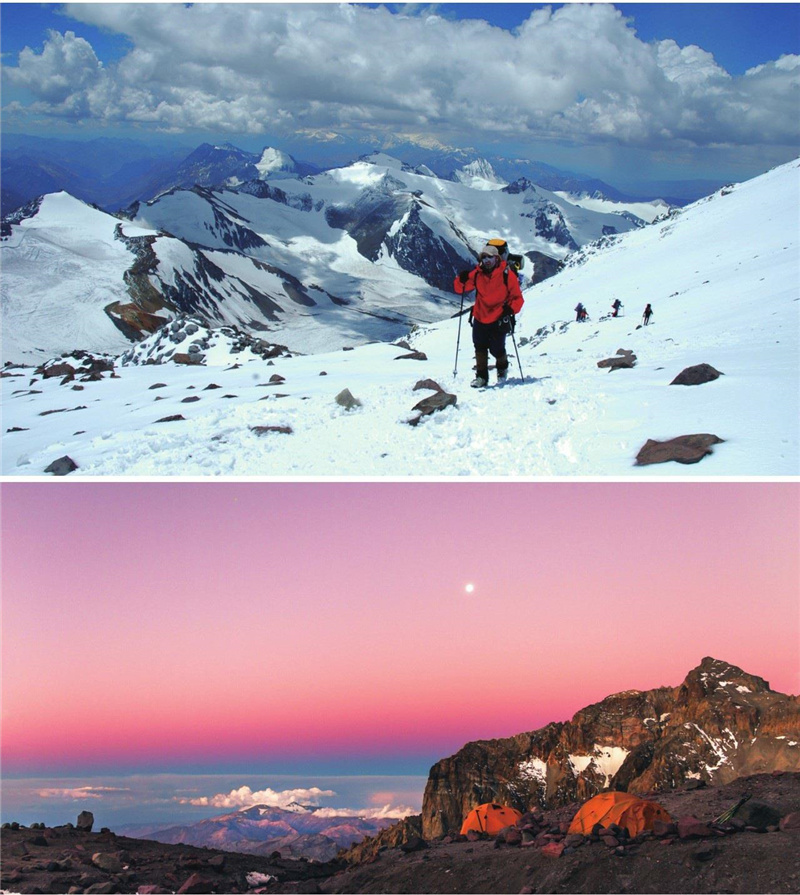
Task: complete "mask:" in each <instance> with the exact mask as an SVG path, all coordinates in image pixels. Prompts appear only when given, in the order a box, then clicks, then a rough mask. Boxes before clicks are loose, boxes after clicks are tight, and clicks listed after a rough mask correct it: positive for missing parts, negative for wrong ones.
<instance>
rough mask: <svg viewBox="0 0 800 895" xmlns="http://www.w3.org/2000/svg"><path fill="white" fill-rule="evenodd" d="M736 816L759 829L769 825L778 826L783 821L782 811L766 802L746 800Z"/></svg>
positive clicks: (764, 828) (749, 825)
mask: <svg viewBox="0 0 800 895" xmlns="http://www.w3.org/2000/svg"><path fill="white" fill-rule="evenodd" d="M736 817H737V818H738V819H739V820H741V821H744V823H745V824H746V825H747V826H748V827H755V828H756V829H757V830H766V829H767V827H773V826H777V825H778V824H780V822H781V812H780V811H777V810H776V809H775V808H773V807H772V806H771V805H767V804H766V803H764V802H756V801H752V800H751V801H749V802H745V804H744V805H742V806H741V808H739V809H738V810H737V812H736Z"/></svg>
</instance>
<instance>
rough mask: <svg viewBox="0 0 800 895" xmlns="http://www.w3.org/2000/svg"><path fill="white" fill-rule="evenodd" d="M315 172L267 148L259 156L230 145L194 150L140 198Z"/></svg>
mask: <svg viewBox="0 0 800 895" xmlns="http://www.w3.org/2000/svg"><path fill="white" fill-rule="evenodd" d="M316 170H317V169H316V168H313V167H312V166H310V165H307V164H303V163H299V162H297V161H295V159H293V158H292V157H291V156H290V155H288V154H287V153H285V152H281V151H280V150H279V149H274V148H273V147H270V146H267V147H265V148H264V149H263V150H262V151H261V152H260V153H253V152H247V151H245V150H243V149H239V148H238V147H236V146H234V145H233V144H232V143H222V144H221V145H216V146H215V145H212V144H211V143H203V144H202V145H200V146H198V147H197V149H195V150H194V152H192V153H191V154H190V155H188V156H187V157H186V158H185V159H184V160H183V162H181V164H180V165H179V166H178V167H177V169H175V170H174V171H168V172H166V173H165V174H164V176H163V177H162V178H161V180H160V183H159V185H158V186H157V187H156V186H155V185H154V186H152V187H151V188H150V190H149V191H148V192H147V193H146V194H145V195H144V198H146V199H149V198H152V197H153V196H155V195H156V194H157V193H162V192H168V191H169V190H173V189H179V188H184V189H191V188H192V187H195V186H201V187H207V188H216V187H223V186H224V187H233V188H235V187H237V186H239V185H240V184H242V183H247V182H249V181H251V180H274V179H280V178H283V177H295V176H299V177H302V176H304V175H306V174H311V173H314V172H315V171H316Z"/></svg>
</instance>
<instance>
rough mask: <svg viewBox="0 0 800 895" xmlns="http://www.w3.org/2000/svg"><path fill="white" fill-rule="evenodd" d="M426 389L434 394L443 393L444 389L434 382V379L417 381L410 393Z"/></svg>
mask: <svg viewBox="0 0 800 895" xmlns="http://www.w3.org/2000/svg"><path fill="white" fill-rule="evenodd" d="M423 388H427V389H430V390H431V391H434V392H443V391H444V389H443V388H442V387H441V385H439V383H438V382H436V380H435V379H419V380H418V381H417V383H416V385H415V386H414V388H413V389H412V391H414V392H417V391H419V390H420V389H423Z"/></svg>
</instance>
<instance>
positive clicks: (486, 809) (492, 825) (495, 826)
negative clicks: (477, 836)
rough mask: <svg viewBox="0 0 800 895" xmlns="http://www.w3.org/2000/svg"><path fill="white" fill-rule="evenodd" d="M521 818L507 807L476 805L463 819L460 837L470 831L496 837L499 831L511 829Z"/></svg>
mask: <svg viewBox="0 0 800 895" xmlns="http://www.w3.org/2000/svg"><path fill="white" fill-rule="evenodd" d="M521 817H522V815H521V814H520V813H519V811H517V810H515V809H514V808H509V807H508V806H507V805H497V804H496V803H494V802H486V803H485V804H483V805H478V807H477V808H473V809H472V811H470V813H469V814H468V815H467V816H466V817H465V818H464V823H463V824H462V825H461V835H462V836H464V835H466V834H467V833H468V832H469V831H470V830H475V831H476V832H478V833H488V834H489V835H490V836H496V835H497V834H498V833H499V832H500V830H504V829H505V828H506V827H513V826H514V824H515V823H516V822H517V821H518V820H519V819H520V818H521Z"/></svg>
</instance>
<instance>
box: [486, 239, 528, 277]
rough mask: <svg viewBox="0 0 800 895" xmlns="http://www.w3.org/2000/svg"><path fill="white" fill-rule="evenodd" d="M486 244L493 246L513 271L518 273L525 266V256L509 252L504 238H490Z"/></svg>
mask: <svg viewBox="0 0 800 895" xmlns="http://www.w3.org/2000/svg"><path fill="white" fill-rule="evenodd" d="M486 245H490V246H494V247H495V248H496V249H497V251H498V252H499V253H500V258H501V259H502V260H503V261H505V262H506V264H508V266H509V267H510V268H511V269H512V270H513V271H514V273H516V274H519V272H520V271H521V270H522V268H523V267H524V266H525V256H524V255H511V254H509V252H508V243H507V242H506V241H505V239H490V240H489V241H488V242H487V243H486Z"/></svg>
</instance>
